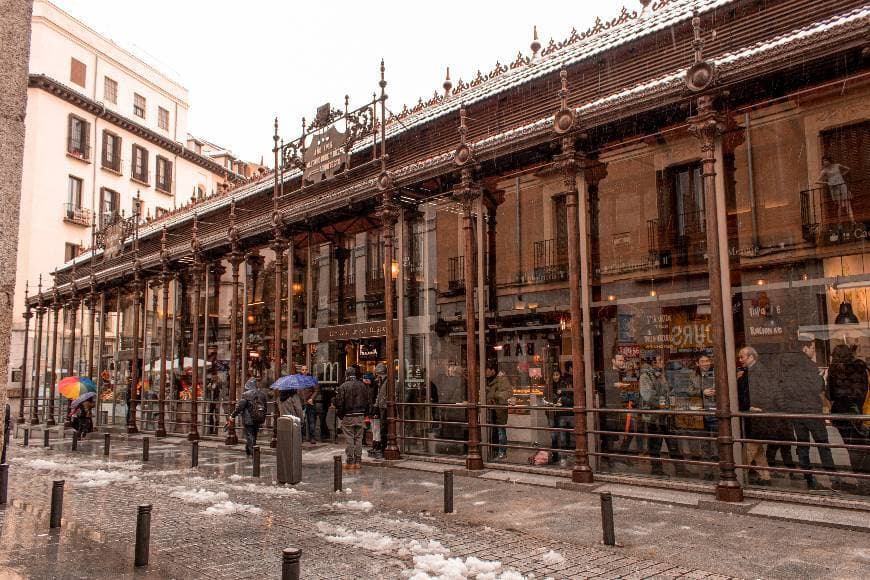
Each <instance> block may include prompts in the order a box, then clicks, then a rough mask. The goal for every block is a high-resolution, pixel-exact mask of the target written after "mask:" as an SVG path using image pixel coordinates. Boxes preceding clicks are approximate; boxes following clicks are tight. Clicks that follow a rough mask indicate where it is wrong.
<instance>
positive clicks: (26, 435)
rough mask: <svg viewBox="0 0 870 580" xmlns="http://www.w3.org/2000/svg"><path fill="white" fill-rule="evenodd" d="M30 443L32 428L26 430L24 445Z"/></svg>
mask: <svg viewBox="0 0 870 580" xmlns="http://www.w3.org/2000/svg"><path fill="white" fill-rule="evenodd" d="M28 445H30V429H25V430H24V446H25V447H27V446H28Z"/></svg>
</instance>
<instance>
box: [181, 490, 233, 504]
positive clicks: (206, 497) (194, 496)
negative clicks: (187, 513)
mask: <svg viewBox="0 0 870 580" xmlns="http://www.w3.org/2000/svg"><path fill="white" fill-rule="evenodd" d="M169 497H174V498H177V499H180V500H183V501H186V502H187V503H195V504H206V503H217V502H220V501H224V500H226V499H229V497H230V496H229V495H227V493H226V492H223V491H209V490H207V489H185V488H177V489H176V490H175V491H173V492H172V493H170V494H169Z"/></svg>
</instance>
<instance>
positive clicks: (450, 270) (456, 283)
mask: <svg viewBox="0 0 870 580" xmlns="http://www.w3.org/2000/svg"><path fill="white" fill-rule="evenodd" d="M464 288H465V256H456V257H455V258H447V289H448V290H462V289H464Z"/></svg>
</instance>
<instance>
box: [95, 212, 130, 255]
mask: <svg viewBox="0 0 870 580" xmlns="http://www.w3.org/2000/svg"><path fill="white" fill-rule="evenodd" d="M137 225H138V220H137V215H136V214H133V215H131V216H130V217H128V218H125V217H124V215H123V213H120V214H119V213H115V212H113V213H112V214H110V215H109V216H108V217H105V218H104V220H103V227H102V228H100V229H98V230H97V231H96V232H95V234H94V240H95V241H96V244H97V247H98V248H101V249H102V250H103V258H104V259H105V260H110V259H112V258H114V257H116V256H120V255H121V254H122V253H123V252H124V246H125V244H126V242H127V239H128V238H129V237H130V236H132V235H133V234H134V233H135V232H136V227H137Z"/></svg>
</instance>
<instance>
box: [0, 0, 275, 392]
mask: <svg viewBox="0 0 870 580" xmlns="http://www.w3.org/2000/svg"><path fill="white" fill-rule="evenodd" d="M189 108H190V105H189V102H188V91H187V89H186V88H185V87H184V86H182V85H181V84H180V83H179V82H178V81H176V80H174V79H173V78H171V77H169V76H167V75H166V74H164V73H163V72H161V71H160V70H157V69H156V68H154V67H153V66H151V65H149V64H148V63H146V62H144V61H143V60H142V59H140V58H137V57H136V56H134V55H133V54H132V53H130V52H129V51H127V50H125V49H124V48H122V47H120V46H118V45H117V44H115V43H114V42H112V41H111V40H110V39H108V38H106V37H104V36H102V35H100V34H98V33H97V32H95V31H94V30H92V29H91V28H89V27H88V26H87V25H86V24H84V23H82V22H80V21H78V20H76V19H75V18H74V17H72V16H71V15H70V14H68V13H66V12H64V11H63V10H61V9H60V8H58V7H57V6H54V5H53V4H51V3H50V2H47V1H44V0H36V2H35V3H34V6H33V31H32V38H31V55H30V81H29V88H28V94H27V117H26V137H25V154H24V172H23V178H22V192H21V219H20V231H19V247H18V264H17V280H16V288H15V309H16V310H15V313H14V318H13V324H14V326H13V333H12V351H11V360H10V365H9V367H10V372H11V375H12V376H11V377H10V379H11V381H10V384H9V386H10V395H12V396H15V395H16V393H17V390H18V389H19V388H20V385H21V383H20V381H21V369H22V358H23V352H22V350H23V336H24V327H25V325H24V319H23V317H22V314H23V312H24V306H23V305H24V293H25V284H27V283H28V282H29V286H30V293H31V295H32V294H33V293H35V292H36V289H37V288H36V286H37V282H38V279H39V277H40V275H42V280H43V286H44V287H50V286H52V280H51V277H50V271H51V269H53V268H54V267H55V266H56V265H57V264H59V263H63V262H65V261H69V260H71V259H72V258H74V257H75V256H76V255H78V254H79V252H80V251H81V250H82V249H83V248H85V247H90V246H91V236H92V230H93V228H100V227H101V226H102V225H103V224H105V223H107V222H108V221H110V220H112V219H115V217H116V216H118V215H125V216H130V215H132V214H133V213H136V212H138V213H139V215H140V216H142V218H143V219H145V218H149V219H153V218H157V217H160V216H161V215H162V214H163V213H164V212H166V211H169V210H171V209H172V208H173V207H175V206H176V205H183V204H184V203H186V202H188V201H189V200H190V199H191V197H192V196H196V197H202V196H206V195H210V194H212V193H215V192H216V191H220V190H221V188H223V187H226V186H227V185H228V184H231V183H232V182H236V181H240V180H242V179H243V177H244V174H248V173H250V172H251V168H250V165H249V164H245V163H242V162H241V161H238V160H236V159H235V157H233V158H232V159H233V161H232V162H230V163H228V162H227V159H226V154H228V152H226V151H224V153H225V155H224V156H222V157H221V158H215V159H212V158H211V157H210V156H209V151H211V150H212V149H210V148H208V147H202V143H204V142H203V141H201V140H198V139H195V138H193V137H191V136H190V135H189V134H188V131H187V119H188V112H189ZM254 167H258V166H254ZM240 173H241V174H242V175H240ZM34 323H35V318H34V319H33V320H32V321H31V325H30V332H31V335H32V334H33V333H34ZM28 357H29V358H31V360H29V361H28V363H27V369H28V371H29V372H30V371H31V369H32V365H33V361H32V357H33V353H29V354H28ZM42 368H45V364H43V365H42ZM28 384H30V379H29V380H28Z"/></svg>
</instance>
